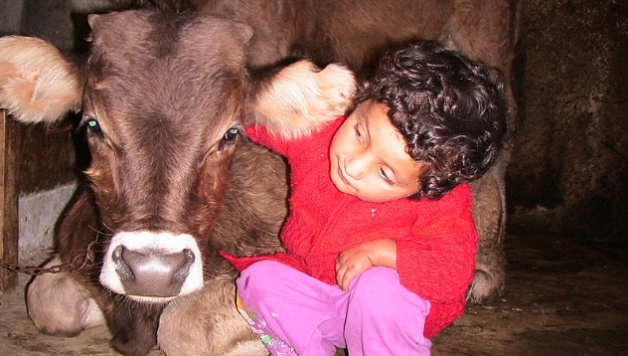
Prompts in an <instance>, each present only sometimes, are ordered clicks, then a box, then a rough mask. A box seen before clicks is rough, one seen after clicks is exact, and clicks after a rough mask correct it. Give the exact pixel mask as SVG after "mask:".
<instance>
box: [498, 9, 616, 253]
mask: <svg viewBox="0 0 628 356" xmlns="http://www.w3.org/2000/svg"><path fill="white" fill-rule="evenodd" d="M523 5H524V7H523V16H522V26H521V30H522V32H521V34H522V36H521V40H522V48H523V51H524V53H523V59H524V60H523V61H522V63H521V64H522V65H523V66H522V67H521V68H520V69H522V73H523V82H522V88H523V92H522V96H521V102H522V108H521V121H520V123H519V127H518V131H517V134H516V138H515V142H514V147H513V154H512V159H511V161H510V166H509V169H508V175H507V178H508V179H507V182H508V185H507V186H508V188H507V189H508V203H509V204H508V206H509V210H510V212H511V215H510V223H511V226H515V227H524V228H528V229H533V228H538V229H546V230H547V229H550V230H553V231H560V232H569V233H575V234H576V235H580V236H582V237H583V238H585V239H588V240H590V241H593V242H596V241H597V242H607V243H612V244H615V245H618V246H620V245H623V246H624V247H625V246H626V244H627V243H628V242H627V241H626V236H627V233H628V201H627V200H628V199H627V193H628V192H627V191H628V159H627V158H626V157H627V156H628V64H627V63H628V2H627V1H625V0H617V1H614V0H549V1H548V0H525V1H524V2H523Z"/></svg>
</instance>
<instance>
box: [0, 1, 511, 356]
mask: <svg viewBox="0 0 628 356" xmlns="http://www.w3.org/2000/svg"><path fill="white" fill-rule="evenodd" d="M151 3H157V4H160V3H161V2H160V1H159V0H156V1H151ZM164 3H168V4H169V5H172V6H174V7H181V6H184V7H185V6H195V7H196V9H199V10H202V11H203V12H210V13H216V14H219V15H221V16H223V17H228V18H230V19H235V20H238V21H240V22H245V23H249V24H251V25H253V27H254V28H255V32H254V33H255V34H254V37H253V38H252V39H251V40H250V42H249V40H248V39H249V36H250V35H251V31H250V28H247V27H246V26H242V25H240V24H238V23H234V22H232V21H225V20H221V19H217V18H213V17H205V16H199V15H197V14H193V13H189V12H187V13H184V14H183V15H174V14H169V13H166V12H165V11H164V12H162V13H148V12H124V13H119V14H113V15H107V16H103V17H99V18H92V20H91V25H92V27H93V30H94V36H93V38H94V43H93V48H92V53H91V57H90V60H89V61H88V63H87V66H86V68H87V70H86V71H85V72H83V71H82V70H78V68H76V67H74V66H72V65H71V64H70V63H69V62H67V61H65V60H64V59H63V58H62V57H60V56H59V54H58V53H53V52H54V51H52V50H51V49H50V48H46V49H45V50H44V53H33V54H31V55H30V57H29V56H26V55H22V54H23V53H25V52H28V51H30V47H36V46H38V44H32V46H31V43H30V42H29V41H26V40H24V41H21V42H20V43H19V45H17V46H14V47H17V48H10V49H11V50H9V47H8V46H9V45H7V44H6V43H2V42H1V41H0V48H1V49H2V50H1V51H0V104H2V105H3V106H5V107H8V108H9V109H10V111H11V112H12V113H13V114H14V115H15V116H16V117H18V118H20V119H21V120H22V121H27V122H33V121H35V122H37V121H42V120H44V121H52V120H54V119H56V118H57V117H58V116H59V114H60V113H63V112H66V111H70V110H77V109H79V108H81V110H82V111H83V114H84V116H83V120H82V123H83V125H84V126H85V127H87V130H88V137H89V142H90V151H91V154H92V164H91V166H90V168H89V170H88V172H87V176H88V177H89V184H88V185H86V186H85V187H82V188H81V190H79V192H78V195H77V199H76V201H75V202H74V203H73V205H72V206H71V207H70V208H69V210H68V212H67V214H66V215H65V216H64V218H63V221H62V223H61V225H60V228H59V231H58V234H57V239H58V245H57V248H56V254H55V258H54V259H53V260H52V261H51V262H50V264H54V263H57V262H69V261H72V260H73V259H74V258H75V257H76V256H77V255H79V256H80V255H83V254H85V253H91V254H93V255H94V256H95V258H96V260H95V263H94V264H93V265H90V266H89V268H86V269H84V270H81V271H78V272H72V273H63V274H59V275H43V276H40V277H38V278H36V279H35V280H34V282H33V283H32V284H31V286H30V288H29V291H28V298H27V299H28V304H29V314H30V315H31V317H32V318H33V321H34V322H35V324H36V326H37V327H38V328H39V329H40V330H42V331H43V332H47V333H51V334H57V335H74V334H77V333H79V332H80V331H81V330H82V329H84V328H86V327H90V326H93V325H97V324H99V323H103V322H106V323H107V325H108V326H109V329H110V330H111V332H112V334H113V345H114V347H115V348H116V349H117V350H119V351H120V352H122V353H124V354H127V355H143V354H146V353H148V352H149V350H150V349H151V348H152V347H153V346H154V345H155V343H156V342H158V343H159V345H160V347H162V348H163V349H164V350H165V351H166V353H167V354H168V355H169V356H172V355H240V354H242V355H254V354H258V353H259V354H264V350H263V347H262V346H261V343H259V342H257V341H256V340H255V339H254V338H253V336H252V334H251V333H250V331H249V330H248V326H247V325H246V323H244V322H243V321H242V319H241V318H240V316H239V315H238V314H237V312H236V311H235V308H234V307H233V296H234V285H233V278H234V277H235V271H234V270H233V268H231V267H230V266H229V265H228V264H227V263H226V262H225V261H224V260H222V259H220V258H219V257H218V255H217V253H216V252H217V251H218V250H219V249H224V250H227V251H229V252H231V253H234V254H257V253H267V252H271V251H275V250H277V249H280V245H279V241H278V239H277V233H278V231H279V229H280V226H281V224H282V222H283V219H284V217H285V214H286V204H285V203H286V201H285V198H286V194H287V193H286V191H287V189H286V172H285V165H284V163H283V161H282V160H281V159H280V158H278V157H277V156H276V155H274V154H271V153H270V152H268V151H266V150H264V149H261V148H259V147H258V146H255V145H253V144H251V143H248V142H246V140H243V139H242V138H241V137H239V135H237V133H236V131H232V130H231V129H233V128H238V127H239V125H241V124H242V123H243V121H242V118H243V117H250V118H256V119H257V120H259V121H264V120H266V119H268V118H273V117H282V115H283V116H286V117H288V116H290V115H294V112H296V113H297V114H298V115H296V116H299V117H301V116H304V114H303V113H305V112H308V111H309V110H313V111H317V112H320V113H322V114H323V115H325V114H326V115H329V113H332V112H333V113H338V112H340V111H342V110H341V109H340V108H343V107H344V106H343V105H346V97H344V95H340V94H339V93H347V92H348V91H350V89H349V88H350V87H351V85H352V78H351V77H350V76H349V77H347V76H342V75H346V73H344V72H343V71H339V72H337V73H335V72H332V73H329V72H328V73H327V74H325V72H322V74H321V75H314V74H313V73H311V68H304V67H301V68H297V70H295V71H293V72H291V73H292V74H290V73H289V74H286V72H285V70H284V71H282V72H281V73H284V74H283V75H282V74H281V73H280V74H279V75H275V74H276V73H277V71H278V70H275V69H272V70H263V71H261V72H260V71H259V70H256V71H255V72H247V70H246V69H245V65H250V66H254V67H266V66H268V65H270V64H272V63H274V62H276V61H277V60H280V59H282V58H283V57H285V56H291V55H307V56H311V57H313V58H314V59H315V60H316V61H317V62H319V63H321V64H324V63H327V62H329V61H335V60H340V61H344V62H346V63H348V64H349V65H351V66H352V67H353V68H354V69H359V68H362V67H363V66H364V65H365V63H367V59H368V57H369V56H370V55H371V54H374V53H376V52H378V51H379V50H381V49H383V47H385V46H387V45H390V44H391V43H395V42H400V41H403V40H407V39H409V38H440V39H442V40H443V41H445V42H448V43H450V44H455V47H456V48H458V49H460V50H461V51H463V52H465V53H466V54H468V55H470V56H472V57H476V58H480V59H484V60H486V61H487V62H488V63H490V64H492V65H495V66H497V67H498V68H501V69H502V71H503V72H504V74H505V75H506V78H507V79H508V78H509V76H510V67H509V66H510V61H511V60H512V56H513V51H514V49H513V46H514V40H513V36H514V14H515V9H514V6H515V5H514V3H515V1H458V0H456V1H444V2H443V1H438V0H430V1H406V2H394V1H391V2H381V1H361V2H360V1H348V0H345V1H291V0H283V1H273V2H268V1H262V0H259V1H222V2H211V3H209V2H205V1H200V0H199V1H190V2H189V3H188V2H186V1H168V2H164ZM161 6H164V5H163V4H162V5H161ZM301 6H305V8H301ZM378 11H379V12H380V13H378ZM382 14H387V15H384V16H382ZM323 19H324V20H323ZM356 31H357V32H356ZM365 31H366V32H365ZM27 49H28V51H27ZM12 51H14V52H12ZM46 51H48V52H50V53H48V52H46ZM18 52H19V53H18ZM11 53H14V58H18V54H20V56H19V59H17V61H18V62H19V61H21V62H28V61H27V60H25V59H24V58H27V57H28V58H45V60H44V61H43V63H40V62H39V60H34V59H33V61H32V62H33V63H30V62H29V63H28V65H29V66H31V67H32V68H31V69H29V70H32V72H33V73H30V72H28V71H27V70H24V69H22V68H17V67H15V68H14V64H15V63H12V62H11V61H12V60H13V58H9V57H11ZM22 64H24V63H22ZM53 64H54V65H58V66H59V68H60V69H58V70H57V69H55V68H53V67H54V66H53ZM48 71H53V72H55V73H53V74H54V75H52V76H51V78H54V80H50V83H48V84H50V85H52V83H54V84H55V86H54V87H52V86H50V87H47V86H46V85H42V84H41V83H39V82H38V81H42V80H48V79H47V78H48V77H47V76H46V73H47V72H48ZM260 73H261V75H257V74H260ZM302 73H306V77H307V78H310V79H312V78H313V77H316V78H318V79H317V80H313V83H314V84H315V85H314V86H318V87H319V89H321V90H323V97H322V98H320V97H318V98H315V96H316V93H315V90H314V91H312V85H310V84H311V82H308V80H306V79H307V78H306V77H303V76H301V74H302ZM307 73H309V74H307ZM61 74H63V75H64V76H61ZM82 74H85V76H83V75H82ZM308 75H309V76H308ZM338 76H340V77H338ZM59 78H61V79H59ZM334 80H337V81H336V82H335V81H334ZM343 81H344V82H350V83H349V86H348V87H347V86H345V87H342V85H341V84H342V82H343ZM22 82H25V84H23V83H22ZM33 82H36V83H35V84H33ZM59 82H61V84H62V85H61V86H57V85H58V84H59ZM282 83H283V84H285V85H283V86H282ZM295 87H296V88H298V90H301V91H304V92H307V91H308V90H309V91H310V95H311V96H309V97H308V100H300V99H301V98H293V97H292V96H291V95H282V93H284V94H285V93H286V90H288V88H295ZM16 88H17V89H16ZM269 88H270V89H269ZM83 89H84V92H83ZM269 92H270V94H269ZM312 93H314V94H312ZM48 96H50V97H51V98H53V99H54V100H52V99H51V100H48ZM309 99H311V100H309ZM320 99H324V100H320ZM315 100H319V101H316V102H315ZM285 101H288V102H290V103H287V104H284V102H285ZM321 101H322V102H324V103H331V104H330V105H326V104H321ZM303 102H305V103H306V104H307V105H304V104H302V103H303ZM295 103H301V106H298V105H297V104H295ZM511 103H512V102H511ZM295 106H297V107H296V108H295ZM271 121H272V120H271ZM292 130H294V128H292ZM299 130H300V131H299V132H306V131H307V129H302V128H300V129H299ZM303 130H304V131H303ZM236 148H237V149H236ZM505 164H506V159H504V160H502V162H501V165H499V166H498V167H496V168H495V169H493V170H492V171H491V172H490V173H489V174H487V175H485V177H484V178H483V179H481V180H480V181H478V182H477V183H475V184H474V195H475V197H476V204H475V209H474V212H475V216H476V221H477V222H478V228H479V229H480V233H481V240H482V241H481V246H480V253H479V255H478V268H477V272H476V279H475V281H474V286H473V288H472V290H471V291H470V298H471V299H474V300H484V299H485V298H486V297H488V296H490V295H495V294H496V293H497V292H498V291H499V290H500V289H501V287H502V284H503V279H504V274H503V272H504V256H503V247H502V245H501V239H502V236H503V233H504V232H503V223H504V220H503V216H504V205H503V193H504V186H503V182H504V181H503V179H504V177H503V169H504V167H505ZM93 241H97V242H96V243H93ZM101 267H102V268H101ZM156 270H163V271H164V272H163V273H157V272H155V271H156ZM199 288H202V290H201V291H200V292H199ZM174 298H176V299H175V300H174V301H173V299H174Z"/></svg>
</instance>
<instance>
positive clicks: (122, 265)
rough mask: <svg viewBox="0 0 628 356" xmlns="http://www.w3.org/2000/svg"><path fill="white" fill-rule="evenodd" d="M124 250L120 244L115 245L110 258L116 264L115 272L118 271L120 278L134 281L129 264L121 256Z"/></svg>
mask: <svg viewBox="0 0 628 356" xmlns="http://www.w3.org/2000/svg"><path fill="white" fill-rule="evenodd" d="M124 250H126V248H125V247H124V246H122V245H120V246H118V247H116V248H115V249H114V250H113V253H112V255H111V258H112V259H113V262H114V263H115V264H116V272H118V275H119V276H120V278H121V279H122V280H123V281H134V280H135V275H133V271H131V269H130V268H129V266H128V265H127V264H126V262H125V261H124V258H123V257H122V255H123V254H124Z"/></svg>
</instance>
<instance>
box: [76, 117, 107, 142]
mask: <svg viewBox="0 0 628 356" xmlns="http://www.w3.org/2000/svg"><path fill="white" fill-rule="evenodd" d="M81 126H84V127H85V128H86V129H87V130H88V131H89V133H90V134H92V135H95V136H97V137H102V136H103V132H102V129H101V128H100V124H99V123H98V120H96V119H95V118H93V117H90V116H86V117H83V122H82V123H81Z"/></svg>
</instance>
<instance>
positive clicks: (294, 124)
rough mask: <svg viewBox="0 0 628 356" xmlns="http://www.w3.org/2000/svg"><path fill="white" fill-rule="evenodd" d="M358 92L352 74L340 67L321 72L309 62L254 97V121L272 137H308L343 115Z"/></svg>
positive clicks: (283, 72)
mask: <svg viewBox="0 0 628 356" xmlns="http://www.w3.org/2000/svg"><path fill="white" fill-rule="evenodd" d="M355 90H356V79H355V75H354V74H353V72H351V71H350V70H349V69H347V68H346V67H344V66H342V65H339V64H330V65H328V66H327V67H325V68H324V69H322V70H321V69H320V68H318V67H317V66H316V65H314V64H313V63H312V62H310V61H308V60H301V61H297V62H295V63H293V64H291V65H289V66H287V67H285V68H283V69H282V70H280V71H279V72H278V73H277V74H276V75H275V76H273V78H272V79H271V81H270V85H267V86H265V88H264V89H263V92H261V93H256V94H255V101H254V104H253V107H252V113H253V115H252V121H253V122H249V123H248V124H261V125H264V126H265V127H266V129H267V130H268V132H270V133H271V134H276V135H280V136H282V137H285V138H289V139H293V138H298V137H301V136H304V135H309V134H310V133H311V132H312V131H316V130H317V129H318V128H319V127H321V126H322V125H323V124H325V123H327V122H329V121H332V120H334V119H335V118H337V117H338V116H340V115H343V114H344V113H345V112H346V110H347V108H348V107H349V106H350V105H351V102H352V99H353V95H354V93H355Z"/></svg>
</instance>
